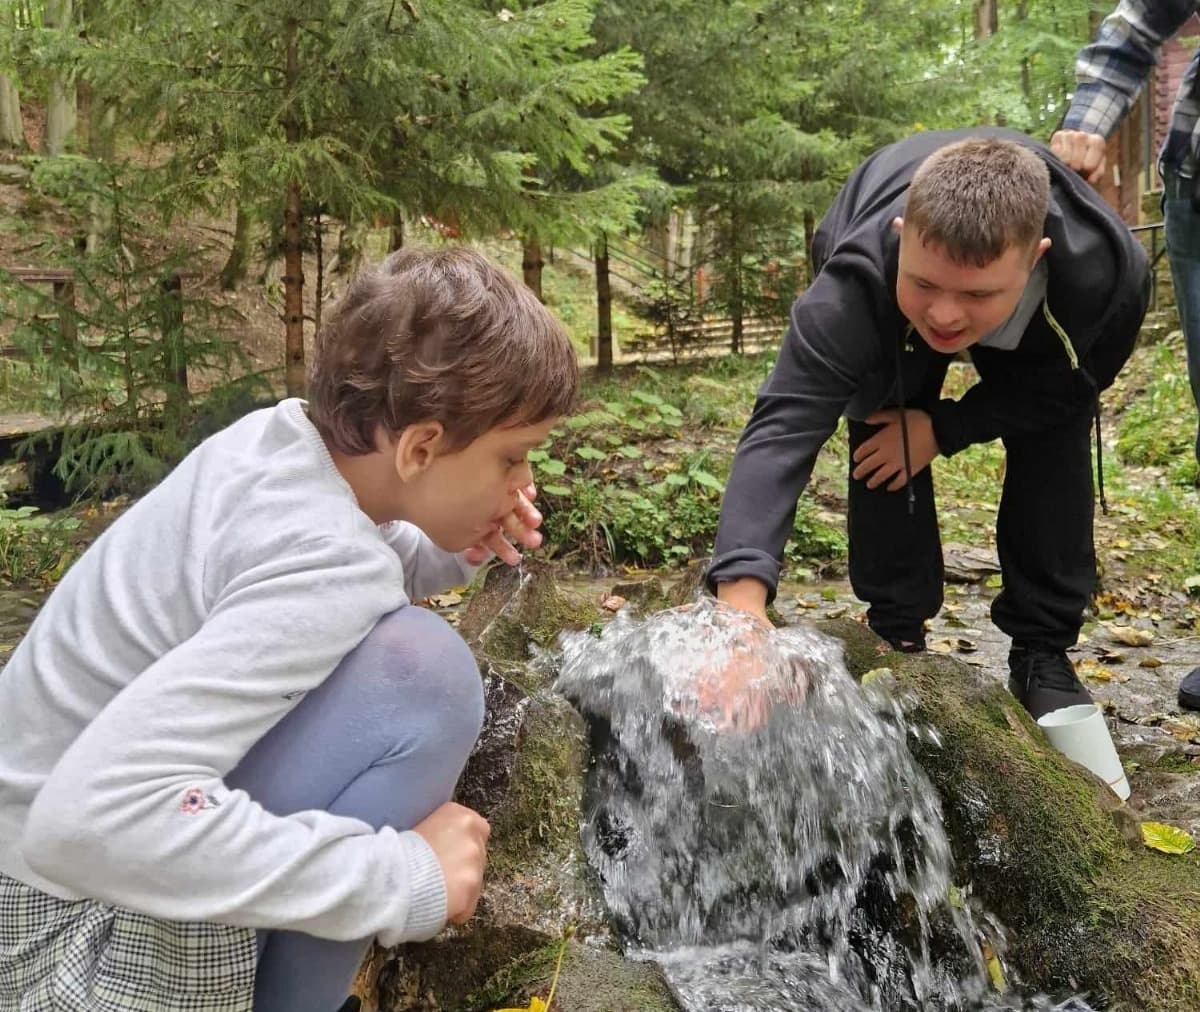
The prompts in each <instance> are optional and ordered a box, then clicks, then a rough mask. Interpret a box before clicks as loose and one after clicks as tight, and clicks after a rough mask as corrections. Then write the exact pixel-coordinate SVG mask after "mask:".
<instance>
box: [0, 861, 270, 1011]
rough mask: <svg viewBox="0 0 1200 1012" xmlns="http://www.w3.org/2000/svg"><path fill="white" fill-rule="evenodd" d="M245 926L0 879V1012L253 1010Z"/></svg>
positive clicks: (250, 942) (250, 948)
mask: <svg viewBox="0 0 1200 1012" xmlns="http://www.w3.org/2000/svg"><path fill="white" fill-rule="evenodd" d="M255 962H256V949H255V942H254V932H253V931H252V930H251V929H250V928H234V927H229V926H227V925H222V924H199V923H177V922H174V921H164V920H158V919H157V918H154V917H146V916H145V915H143V914H136V913H134V912H133V911H131V910H124V909H122V908H120V907H110V906H106V905H105V904H103V903H98V902H96V901H94V900H74V901H69V900H60V899H57V898H56V897H54V896H48V895H47V894H46V893H44V892H41V891H40V890H38V889H34V888H33V887H32V886H27V885H25V884H24V883H22V882H18V881H17V880H16V879H13V878H9V877H8V876H6V875H3V874H0V1012H251V1007H252V1006H253V1003H254V967H255Z"/></svg>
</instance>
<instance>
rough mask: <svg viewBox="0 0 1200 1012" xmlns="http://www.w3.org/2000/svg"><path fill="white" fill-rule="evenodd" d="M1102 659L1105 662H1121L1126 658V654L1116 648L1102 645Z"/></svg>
mask: <svg viewBox="0 0 1200 1012" xmlns="http://www.w3.org/2000/svg"><path fill="white" fill-rule="evenodd" d="M1100 660H1101V661H1102V662H1103V663H1105V664H1120V663H1121V662H1122V661H1124V660H1125V655H1124V654H1122V653H1120V652H1118V651H1116V650H1109V649H1108V648H1107V647H1101V648H1100Z"/></svg>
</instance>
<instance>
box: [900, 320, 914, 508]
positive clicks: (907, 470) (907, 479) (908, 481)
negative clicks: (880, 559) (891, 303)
mask: <svg viewBox="0 0 1200 1012" xmlns="http://www.w3.org/2000/svg"><path fill="white" fill-rule="evenodd" d="M912 332H913V327H912V324H911V323H910V324H909V325H908V329H907V330H906V331H905V332H904V336H903V337H901V338H900V340H899V342H898V343H897V344H896V395H897V397H898V398H899V401H900V445H901V446H902V447H903V449H904V490H905V491H906V492H907V493H908V515H909V516H912V515H913V514H914V513H915V512H916V508H917V494H916V492H914V491H913V482H912V477H913V476H912V457H911V456H910V454H909V450H908V419H907V417H906V416H905V414H904V362H903V361H902V359H901V356H900V346H901V345H903V344H904V342H905V341H907V340H908V338H909V335H910V334H912Z"/></svg>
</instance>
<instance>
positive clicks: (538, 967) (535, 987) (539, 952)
mask: <svg viewBox="0 0 1200 1012" xmlns="http://www.w3.org/2000/svg"><path fill="white" fill-rule="evenodd" d="M560 952H561V953H562V956H563V959H562V968H561V970H560V971H559V973H558V978H557V984H555V983H554V981H555V967H556V966H557V965H558V957H559V953H560ZM552 985H553V986H554V1004H553V1005H552V1006H551V1009H552V1012H678V1010H679V1005H678V1003H677V1002H676V1001H675V999H674V997H673V996H672V994H671V990H670V988H669V987H668V986H667V984H666V982H665V981H664V979H663V976H662V973H661V972H660V971H659V969H658V967H657V966H656V965H655V964H653V963H646V962H635V961H632V960H628V959H625V958H624V957H623V956H621V954H620V953H618V952H616V951H614V950H612V949H608V948H595V947H592V946H588V945H580V944H577V943H575V942H569V943H567V945H566V947H565V949H564V947H563V945H562V943H561V942H555V943H553V944H550V945H546V946H543V947H542V948H540V949H536V950H534V951H532V952H529V953H528V954H526V955H525V956H523V957H521V958H520V959H518V960H515V961H514V962H513V963H512V964H511V965H510V966H508V967H506V968H505V969H504V970H502V971H501V972H500V973H498V974H497V975H496V976H495V977H494V978H493V979H492V980H490V981H489V982H488V983H487V985H486V986H485V987H484V988H482V989H481V990H480V991H479V992H478V993H476V994H474V995H472V996H471V998H470V999H469V1000H468V1001H467V1002H466V1003H464V1005H463V1006H462V1008H461V1012H492V1010H494V1009H499V1008H528V1007H529V1002H530V999H531V998H533V997H539V998H541V999H542V1000H543V1001H544V1000H545V999H546V998H547V997H549V995H550V988H551V986H552Z"/></svg>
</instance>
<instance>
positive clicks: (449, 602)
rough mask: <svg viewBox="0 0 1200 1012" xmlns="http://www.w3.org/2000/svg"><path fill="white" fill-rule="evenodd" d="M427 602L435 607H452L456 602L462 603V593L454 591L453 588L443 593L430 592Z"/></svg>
mask: <svg viewBox="0 0 1200 1012" xmlns="http://www.w3.org/2000/svg"><path fill="white" fill-rule="evenodd" d="M429 603H430V604H432V605H433V606H434V607H435V608H452V607H453V606H454V605H456V604H462V594H458V593H455V592H454V591H453V590H448V591H446V593H444V594H431V595H430V597H429Z"/></svg>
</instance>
